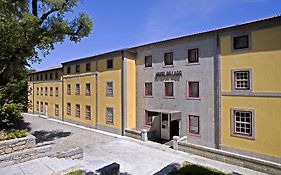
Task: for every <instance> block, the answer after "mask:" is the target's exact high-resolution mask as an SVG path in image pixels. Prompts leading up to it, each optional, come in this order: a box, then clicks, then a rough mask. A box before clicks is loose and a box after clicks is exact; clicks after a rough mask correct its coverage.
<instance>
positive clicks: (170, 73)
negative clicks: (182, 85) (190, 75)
mask: <svg viewBox="0 0 281 175" xmlns="http://www.w3.org/2000/svg"><path fill="white" fill-rule="evenodd" d="M155 76H156V77H166V76H182V72H181V70H176V71H163V72H156V75H155Z"/></svg>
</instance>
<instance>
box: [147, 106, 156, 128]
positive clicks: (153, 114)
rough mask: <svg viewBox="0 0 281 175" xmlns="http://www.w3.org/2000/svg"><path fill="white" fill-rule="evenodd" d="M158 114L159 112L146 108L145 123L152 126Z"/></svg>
mask: <svg viewBox="0 0 281 175" xmlns="http://www.w3.org/2000/svg"><path fill="white" fill-rule="evenodd" d="M156 116H158V112H151V111H147V110H145V125H149V126H152V124H153V120H154V118H155V117H156Z"/></svg>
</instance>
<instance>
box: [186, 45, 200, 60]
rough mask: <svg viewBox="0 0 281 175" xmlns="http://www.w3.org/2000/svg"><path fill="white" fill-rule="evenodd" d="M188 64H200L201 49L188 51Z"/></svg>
mask: <svg viewBox="0 0 281 175" xmlns="http://www.w3.org/2000/svg"><path fill="white" fill-rule="evenodd" d="M187 60H188V63H198V62H199V49H198V48H196V49H189V50H188V58H187Z"/></svg>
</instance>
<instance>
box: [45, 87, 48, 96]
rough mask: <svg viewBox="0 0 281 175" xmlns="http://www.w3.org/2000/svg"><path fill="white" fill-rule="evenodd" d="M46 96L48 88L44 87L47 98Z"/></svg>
mask: <svg viewBox="0 0 281 175" xmlns="http://www.w3.org/2000/svg"><path fill="white" fill-rule="evenodd" d="M47 95H48V88H47V87H45V96H47Z"/></svg>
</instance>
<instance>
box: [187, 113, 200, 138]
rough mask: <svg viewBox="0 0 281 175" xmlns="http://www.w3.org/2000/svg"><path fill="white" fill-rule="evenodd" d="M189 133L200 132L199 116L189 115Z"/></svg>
mask: <svg viewBox="0 0 281 175" xmlns="http://www.w3.org/2000/svg"><path fill="white" fill-rule="evenodd" d="M189 133H192V134H199V116H195V115H189Z"/></svg>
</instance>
